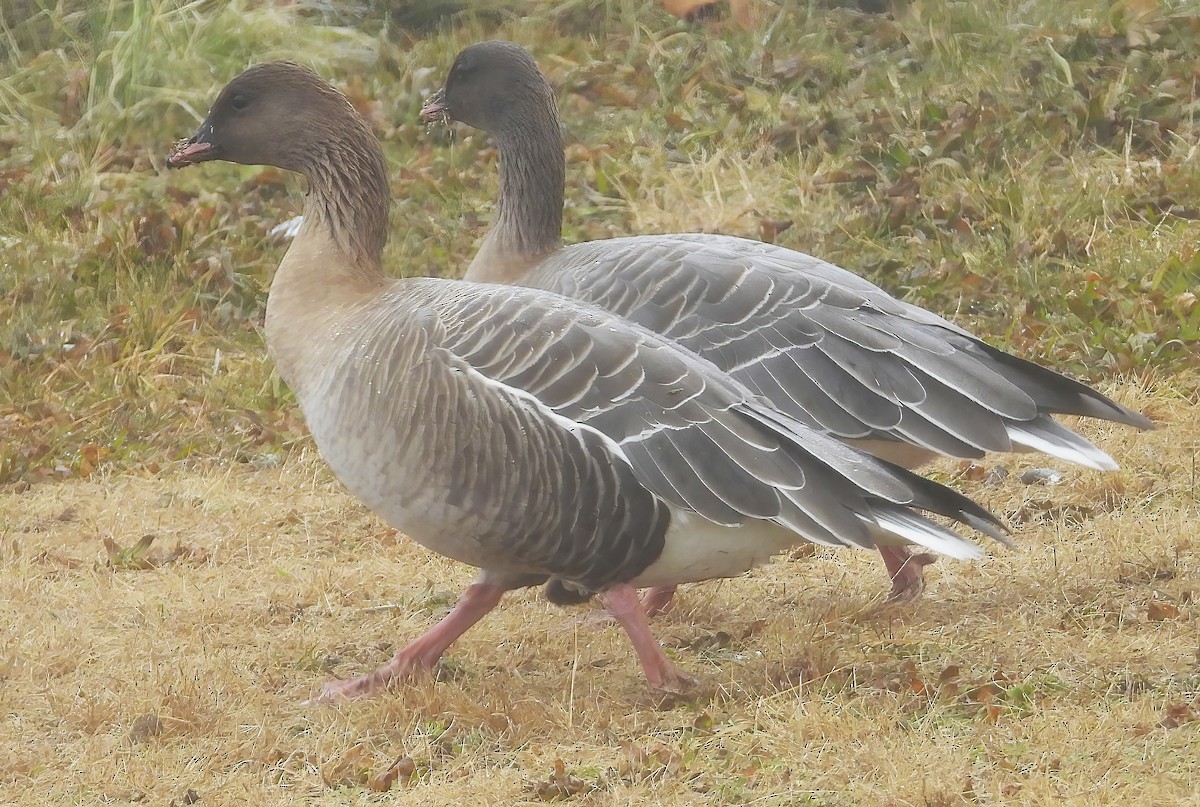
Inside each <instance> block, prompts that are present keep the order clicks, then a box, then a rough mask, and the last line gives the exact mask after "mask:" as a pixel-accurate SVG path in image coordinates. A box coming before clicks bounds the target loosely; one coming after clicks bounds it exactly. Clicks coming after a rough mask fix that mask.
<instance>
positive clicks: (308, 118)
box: [167, 61, 391, 269]
mask: <svg viewBox="0 0 1200 807" xmlns="http://www.w3.org/2000/svg"><path fill="white" fill-rule="evenodd" d="M211 160H224V161H227V162H234V163H242V164H243V165H270V166H274V167H276V168H282V169H284V170H286V171H295V172H296V173H299V174H303V175H304V176H305V177H306V178H307V179H308V183H309V189H310V193H309V195H308V197H307V200H306V202H305V210H304V217H305V220H306V222H310V223H311V227H310V228H309V230H308V232H309V233H311V234H314V235H321V236H322V237H324V236H328V238H329V239H331V240H333V241H334V242H335V243H336V244H337V246H338V248H339V250H340V251H341V252H342V253H343V254H344V255H346V256H348V257H349V258H350V259H351V260H353V261H354V262H356V263H357V264H358V265H359V266H360V267H372V269H373V268H374V267H377V266H378V264H379V262H380V257H381V255H382V252H383V245H384V242H385V241H386V240H387V209H388V204H389V202H390V199H391V193H390V189H389V187H388V176H387V162H386V160H385V159H384V156H383V151H382V149H380V146H379V141H378V140H377V139H376V138H375V135H374V133H373V132H372V131H371V127H370V125H369V124H368V123H367V122H366V121H365V120H363V118H362V116H361V115H359V114H358V111H357V110H355V108H354V105H353V104H351V103H350V101H349V100H348V99H347V98H346V96H344V95H342V93H340V92H338V91H337V90H336V89H335V88H334V87H332V86H331V85H330V84H328V83H326V82H325V81H324V80H323V79H321V77H320V76H318V75H317V74H316V73H314V72H313V71H312V70H310V69H308V68H307V67H304V66H303V65H299V64H296V63H295V62H286V61H280V62H265V63H263V64H258V65H254V66H253V67H250V68H248V69H247V70H246V71H245V72H243V73H242V74H241V75H239V76H238V77H237V78H235V79H233V80H232V81H231V82H229V84H227V85H226V86H225V88H224V89H223V90H221V93H220V94H219V95H218V96H217V100H216V101H215V102H214V103H213V105H212V109H211V110H210V111H209V113H208V117H207V118H205V120H204V122H203V123H202V124H200V128H199V129H197V130H196V133H195V134H193V135H192V136H191V137H190V138H187V139H186V140H181V141H180V142H178V143H177V144H176V145H175V147H174V148H173V149H172V150H171V153H170V154H168V155H167V166H168V167H169V168H182V167H184V166H187V165H195V164H197V163H203V162H209V161H211ZM294 245H298V247H299V250H300V252H303V250H304V249H307V248H308V247H306V246H305V242H304V239H303V238H300V240H299V241H298V242H294ZM312 249H314V250H317V249H319V247H313V248H312Z"/></svg>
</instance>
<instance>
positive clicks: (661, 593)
mask: <svg viewBox="0 0 1200 807" xmlns="http://www.w3.org/2000/svg"><path fill="white" fill-rule="evenodd" d="M674 596H675V586H655V587H654V588H650V589H646V596H645V597H642V607H643V608H645V609H646V616H648V617H650V618H654V617H656V616H661V615H662V614H665V613H667V611H670V610H671V598H672V597H674Z"/></svg>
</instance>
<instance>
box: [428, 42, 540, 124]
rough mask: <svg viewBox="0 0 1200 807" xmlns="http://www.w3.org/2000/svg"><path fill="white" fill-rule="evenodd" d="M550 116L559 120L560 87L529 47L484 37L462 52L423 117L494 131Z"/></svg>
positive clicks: (429, 120) (429, 119)
mask: <svg viewBox="0 0 1200 807" xmlns="http://www.w3.org/2000/svg"><path fill="white" fill-rule="evenodd" d="M531 116H532V117H534V122H535V123H538V122H543V121H545V120H548V121H552V122H554V124H555V125H557V119H558V115H557V112H556V111H555V104H554V91H553V89H552V88H551V87H550V83H549V82H548V81H547V80H546V77H545V76H544V75H542V71H541V70H539V69H538V65H537V62H536V61H535V60H534V58H533V56H531V55H530V53H529V51H527V50H525V49H524V48H522V47H521V46H520V45H517V44H514V43H512V42H501V41H491V42H480V43H478V44H475V45H471V46H470V47H469V48H466V49H464V50H463V51H461V52H460V53H459V54H458V57H457V58H456V59H455V60H454V66H453V67H451V68H450V73H449V75H448V76H447V77H446V84H445V86H444V87H443V88H442V89H441V90H439V91H438V92H437V93H435V94H434V95H433V96H432V97H430V99H429V100H428V101H427V102H426V103H425V106H423V107H422V108H421V120H422V121H424V122H425V123H431V122H434V121H438V120H444V119H447V118H448V119H450V120H456V121H459V122H461V123H465V124H467V125H468V126H474V127H475V128H476V129H482V130H484V131H485V132H491V133H493V134H497V133H502V132H503V131H504V130H506V129H515V128H520V127H523V126H528V125H529V124H530V120H529V119H530V117H531Z"/></svg>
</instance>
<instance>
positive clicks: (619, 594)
mask: <svg viewBox="0 0 1200 807" xmlns="http://www.w3.org/2000/svg"><path fill="white" fill-rule="evenodd" d="M600 601H601V602H602V603H604V607H605V608H607V609H608V610H609V613H611V614H612V615H613V616H614V617H616V619H617V621H618V622H620V623H621V627H623V628H624V629H625V633H627V634H628V635H629V640H630V641H631V642H632V643H633V649H634V652H636V653H637V657H638V661H640V662H641V664H642V672H643V673H644V674H645V676H646V683H648V684H649V685H650V687H651V688H652V689H656V690H658V691H660V692H669V693H673V694H682V693H684V692H687V691H688V690H691V689H693V688H695V687H696V685H697V684H698V683H699V682H698V681H697V680H696V679H695V678H693V677H692V676H690V675H688V674H686V673H684V672H683V671H682V670H680V669H679V668H678V667H676V666H675V665H674V664H672V663H671V660H670V659H669V658H667V654H666V653H664V652H663V649H662V645H661V644H659V641H658V639H656V638H655V637H654V634H653V633H652V632H651V630H650V622H649V620H648V619H647V618H646V609H645V608H644V607H643V606H642V602H641V600H639V599H638V595H637V590H636V589H635V588H633V586H630V585H628V584H626V583H623V584H621V585H617V586H614V587H612V588H610V589H608V590H607V591H605V592H603V593H602V594H601V595H600Z"/></svg>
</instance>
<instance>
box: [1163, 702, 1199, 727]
mask: <svg viewBox="0 0 1200 807" xmlns="http://www.w3.org/2000/svg"><path fill="white" fill-rule="evenodd" d="M1163 711H1164V712H1166V714H1164V715H1163V719H1162V727H1163V728H1164V729H1173V728H1178V727H1179V726H1182V725H1183V724H1185V723H1191V722H1193V721H1195V720H1200V714H1197V713H1196V710H1195V709H1193V708H1192V706H1191V705H1190V704H1187V703H1169V704H1167V708H1166V709H1164V710H1163Z"/></svg>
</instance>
